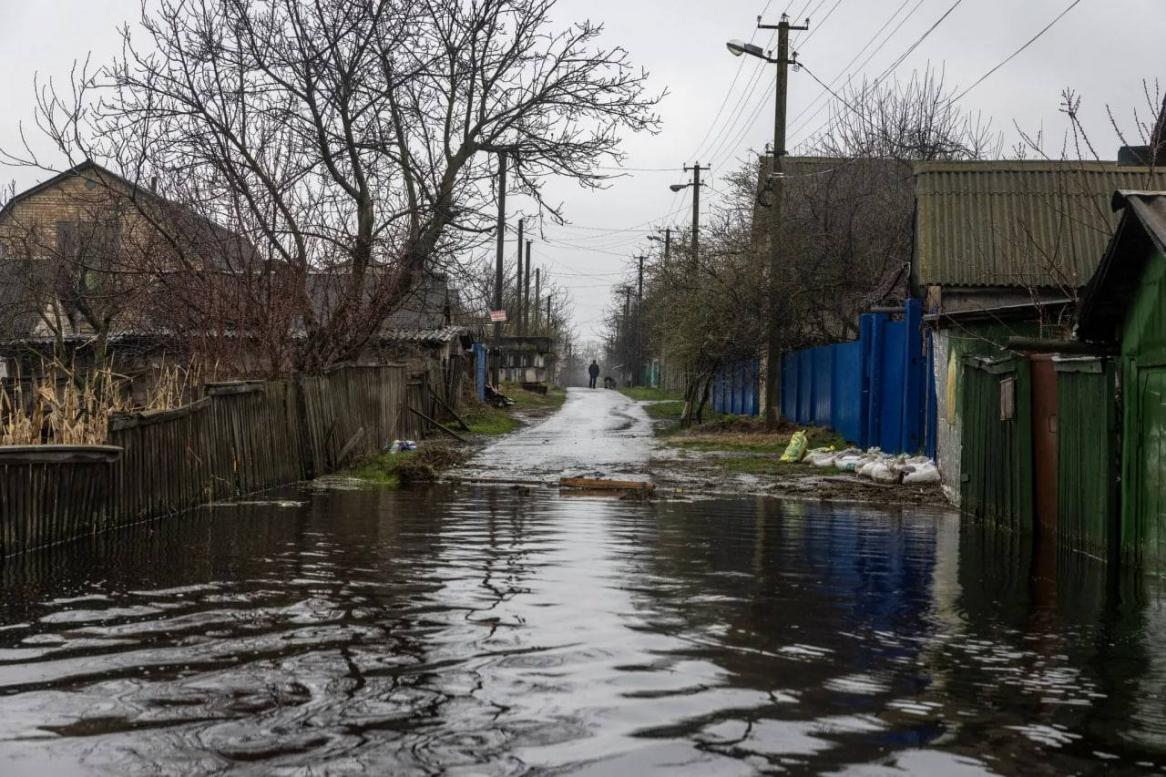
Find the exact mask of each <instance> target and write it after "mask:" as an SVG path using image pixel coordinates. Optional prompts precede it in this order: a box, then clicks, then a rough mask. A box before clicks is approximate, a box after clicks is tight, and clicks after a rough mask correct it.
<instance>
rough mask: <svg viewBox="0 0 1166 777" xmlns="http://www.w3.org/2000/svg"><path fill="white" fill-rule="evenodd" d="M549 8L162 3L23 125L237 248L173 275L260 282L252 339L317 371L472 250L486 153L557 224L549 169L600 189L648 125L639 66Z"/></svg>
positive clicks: (472, 1)
mask: <svg viewBox="0 0 1166 777" xmlns="http://www.w3.org/2000/svg"><path fill="white" fill-rule="evenodd" d="M554 6H555V2H554V0H468V1H467V2H462V1H461V0H444V1H439V0H312V2H303V1H302V0H198V1H197V2H189V1H188V0H161V2H160V3H159V4H158V5H157V6H156V7H152V8H150V9H147V10H144V11H143V14H142V18H141V20H140V24H139V25H138V26H137V27H135V28H133V29H131V28H128V27H127V28H126V29H125V30H124V33H123V36H124V48H123V53H122V55H121V56H120V57H119V58H118V59H117V60H116V61H115V62H114V63H113V64H112V65H110V66H109V67H106V68H103V69H100V70H98V71H96V72H93V73H90V72H87V71H86V70H85V69H82V70H81V71H80V72H79V73H78V74H77V77H76V78H75V79H74V82H75V83H74V85H73V89H72V90H71V93H69V94H64V95H61V94H58V93H57V92H55V91H53V90H51V89H50V90H45V91H42V92H41V99H40V110H39V116H38V120H39V123H40V124H41V126H42V127H43V128H45V129H46V130H47V132H48V134H49V135H50V137H51V138H53V140H54V141H55V142H56V143H57V145H58V146H59V147H60V148H61V149H63V150H65V151H66V152H68V153H70V154H74V155H83V156H86V157H94V158H99V159H104V160H108V161H109V162H110V163H111V164H112V165H114V166H116V168H117V169H118V170H119V171H120V172H122V173H124V174H125V175H126V176H127V177H128V178H130V179H131V180H133V181H135V182H147V181H148V182H152V184H153V185H152V186H150V187H143V188H152V189H154V190H156V192H157V194H158V195H160V196H162V197H165V198H166V199H168V200H169V201H173V202H181V203H184V204H186V205H189V206H190V207H192V208H194V209H195V210H197V211H198V213H199V214H200V215H204V216H206V217H208V218H210V219H213V220H214V221H216V222H218V223H220V224H223V225H225V226H227V227H228V228H229V229H230V231H231V232H233V233H236V234H239V235H241V236H242V237H243V238H244V239H245V241H246V242H247V244H249V245H250V246H253V247H254V250H253V251H247V252H235V254H234V255H233V256H231V257H228V258H226V259H223V258H218V259H217V262H218V263H217V265H215V266H214V267H213V268H208V267H207V266H206V259H205V257H201V256H200V257H199V260H198V261H192V260H190V259H189V258H188V257H187V254H186V252H182V251H176V252H175V253H176V254H177V255H179V256H180V257H182V261H179V262H178V265H179V266H178V267H176V268H174V269H175V270H178V271H181V272H182V273H184V274H185V275H186V276H187V277H191V276H192V275H194V274H205V273H207V272H208V269H213V270H214V271H216V272H217V273H219V274H220V275H221V276H222V277H223V278H224V279H234V280H235V282H237V283H239V284H241V285H243V286H246V287H248V288H251V287H254V288H255V289H256V290H257V291H256V293H255V294H244V295H242V296H243V298H244V299H247V300H249V303H248V304H250V305H253V306H255V308H256V310H253V311H249V312H248V313H247V315H246V316H245V318H246V319H248V320H249V321H251V322H252V323H251V324H250V326H253V327H255V328H256V329H258V330H268V331H270V332H271V333H273V334H272V335H271V336H272V337H278V336H279V334H280V333H281V330H282V333H283V334H284V335H290V334H293V333H298V334H300V335H301V337H300V338H299V339H298V340H297V346H296V347H295V348H294V349H293V353H292V354H291V366H292V367H294V368H296V369H299V370H304V371H313V370H317V369H320V368H322V367H324V366H327V365H329V364H332V363H335V362H338V361H343V360H346V359H349V358H352V357H353V356H355V355H356V354H357V353H358V352H359V351H360V350H361V348H362V347H363V346H364V345H365V344H366V343H367V341H368V340H369V338H370V337H372V336H373V335H374V334H375V333H376V331H377V329H378V327H379V326H380V324H381V322H382V321H383V320H384V319H385V317H386V316H387V315H389V314H390V313H391V312H392V311H393V309H394V308H395V307H396V306H397V305H399V304H400V302H401V300H402V299H403V298H404V297H405V295H406V294H407V292H408V289H409V287H410V286H411V285H412V283H413V281H414V279H415V278H416V277H417V275H418V274H419V273H421V272H423V271H425V270H426V269H429V268H431V267H433V266H434V265H435V264H440V263H443V262H448V261H452V260H453V259H454V258H456V257H457V256H458V255H459V254H462V253H464V252H465V251H466V250H467V249H469V248H472V247H473V246H475V245H476V244H478V243H480V242H482V241H484V240H485V239H486V237H487V235H488V233H489V230H490V229H491V218H492V216H491V213H490V211H491V208H492V202H493V190H492V187H493V186H494V182H495V179H496V174H497V162H496V156H497V152H501V151H506V152H508V154H509V156H510V158H511V159H513V160H514V165H515V167H514V168H513V169H512V171H511V172H512V180H516V181H517V184H516V185H517V187H518V188H519V190H520V191H523V192H524V193H526V194H528V195H530V196H532V197H533V198H534V199H535V200H536V201H537V202H538V203H539V205H540V207H541V208H543V209H544V210H545V211H548V212H549V215H550V216H551V217H557V216H558V212H557V210H556V208H555V207H554V206H553V205H551V204H549V203H546V202H544V201H543V199H542V188H541V186H542V181H543V180H544V179H545V178H546V177H548V176H551V175H559V176H567V177H570V178H574V179H575V180H577V181H579V182H580V183H581V184H583V185H584V186H598V185H601V184H602V181H603V175H602V174H601V173H600V172H599V165H601V164H602V163H603V161H604V160H605V159H607V160H610V159H613V158H618V156H619V142H620V133H621V132H624V131H631V132H640V131H647V132H654V131H655V130H656V129H657V127H658V118H657V116H656V115H655V113H654V109H655V105H656V103H657V101H658V100H659V97H660V95H656V94H652V93H649V92H648V91H647V74H646V73H644V72H643V71H641V70H638V69H635V68H633V67H632V65H631V64H630V62H629V59H628V55H627V53H626V52H625V51H624V50H623V49H621V48H618V47H606V46H603V45H601V44H600V43H599V41H598V38H599V36H600V33H601V28H600V27H598V26H596V25H593V24H591V23H589V22H582V23H579V24H574V25H570V26H568V27H566V28H562V29H556V28H554V26H553V23H552V19H551V12H552V9H553V8H554ZM24 161H26V162H30V163H35V160H34V159H29V158H28V155H25V159H24ZM174 243H175V244H176V245H181V244H182V243H183V241H182V240H181V239H180V238H179V237H178V236H175V239H174ZM255 278H261V279H263V280H262V282H260V283H254V282H253V280H252V279H255ZM226 282H227V280H224V283H226ZM272 295H279V296H281V298H282V299H283V302H282V303H281V304H275V303H276V301H275V300H269V302H270V304H271V308H272V310H274V311H277V315H275V316H274V317H272V316H267V315H265V314H264V312H263V310H262V309H261V308H262V306H263V305H264V298H265V296H266V297H271V296H272ZM190 302H191V304H192V305H193V304H194V301H193V300H192V301H190Z"/></svg>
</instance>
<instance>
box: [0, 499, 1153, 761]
mask: <svg viewBox="0 0 1166 777" xmlns="http://www.w3.org/2000/svg"><path fill="white" fill-rule="evenodd" d="M94 543H95V544H94V545H93V546H92V547H86V546H82V545H78V546H76V547H73V546H70V547H67V548H60V549H57V550H55V551H53V553H54V555H53V558H52V560H53V563H51V564H31V563H30V564H24V563H22V562H18V563H17V564H14V565H10V566H8V567H6V568H5V569H4V570H3V574H4V583H3V585H4V590H3V591H2V592H0V593H2V594H3V596H2V597H0V760H2V761H4V762H5V763H6V768H5V770H4V772H5V777H9V774H10V773H11V774H14V775H19V776H20V777H23V774H33V775H36V777H44V775H48V774H52V775H54V777H55V775H58V774H63V775H72V774H116V775H129V776H131V777H132V776H133V775H137V774H152V773H156V772H157V769H158V765H159V764H165V765H168V766H174V765H176V766H178V767H180V771H181V773H183V774H190V775H203V774H219V773H232V774H248V775H249V774H256V775H259V774H263V775H267V774H277V775H278V774H309V773H321V774H323V773H327V774H335V775H347V774H354V775H355V774H402V775H408V774H433V773H446V774H451V775H457V774H466V775H469V774H474V775H479V774H481V775H520V774H521V775H526V774H560V773H568V772H569V773H572V774H644V775H647V774H668V775H671V774H698V775H722V774H723V775H737V774H753V773H759V772H763V773H764V772H780V771H783V770H785V771H794V772H801V773H834V774H847V775H891V774H894V775H902V774H919V775H931V774H942V775H945V776H946V775H957V776H958V775H963V774H993V773H996V774H1018V775H1019V774H1029V773H1032V772H1033V770H1034V768H1037V767H1040V768H1045V769H1047V770H1049V771H1050V772H1051V773H1060V772H1078V773H1088V772H1090V771H1096V770H1098V769H1100V768H1106V769H1109V770H1111V771H1114V772H1115V773H1139V772H1140V771H1145V770H1146V769H1148V768H1156V767H1159V766H1161V765H1162V763H1161V761H1162V759H1161V757H1160V756H1159V753H1161V752H1163V751H1164V749H1166V745H1164V743H1166V719H1164V716H1163V714H1162V713H1161V709H1160V704H1159V703H1158V701H1157V698H1158V695H1157V693H1158V691H1157V689H1158V688H1159V687H1161V683H1162V682H1166V661H1163V660H1162V659H1161V656H1162V655H1163V653H1162V651H1161V650H1159V649H1158V647H1159V646H1158V643H1157V642H1156V640H1158V639H1159V638H1160V635H1166V613H1164V611H1163V609H1162V608H1161V606H1160V605H1158V604H1156V603H1154V602H1155V600H1154V598H1153V597H1147V596H1142V597H1141V598H1138V597H1134V599H1133V600H1136V601H1138V602H1141V604H1139V605H1137V606H1130V605H1128V602H1129V601H1131V599H1130V597H1129V596H1126V597H1125V598H1124V599H1122V600H1121V601H1123V602H1126V603H1127V604H1126V605H1125V609H1114V608H1113V606H1112V605H1108V604H1106V599H1105V596H1106V593H1105V592H1106V591H1107V590H1109V589H1107V587H1106V585H1105V584H1104V582H1105V581H1104V575H1103V574H1102V575H1101V577H1102V579H1101V580H1100V581H1098V582H1096V584H1095V582H1094V581H1095V580H1096V577H1097V575H1098V574H1100V573H1098V572H1097V570H1093V569H1091V568H1079V567H1073V568H1072V569H1071V570H1069V571H1067V572H1066V573H1065V577H1064V579H1065V580H1067V581H1071V586H1069V587H1067V588H1066V589H1065V590H1064V591H1061V592H1059V594H1058V596H1057V597H1053V598H1049V599H1047V600H1046V599H1043V598H1041V597H1042V596H1043V595H1044V594H1045V593H1046V591H1045V590H1044V589H1041V588H1039V587H1035V588H1034V587H1033V586H1030V585H1029V584H1028V576H1029V569H1028V567H1026V566H1025V564H1031V563H1032V558H1033V556H1032V554H1028V553H1026V552H1024V551H1023V550H1017V549H1010V548H1007V547H1005V548H999V547H995V546H993V545H992V543H989V542H987V541H986V540H984V539H983V537H981V536H979V535H974V534H972V535H969V534H967V533H966V532H965V533H963V534H961V533H960V532H959V530H958V527H956V526H955V525H954V524H953V523H951V522H950V521H948V520H947V519H945V518H943V517H942V516H936V515H912V514H909V513H906V512H903V513H880V512H873V511H863V510H860V509H857V508H853V507H841V506H839V507H831V506H829V505H810V504H804V503H798V504H783V503H780V502H776V501H771V500H757V499H742V500H735V501H734V500H717V499H710V500H702V501H699V502H695V503H660V504H653V503H634V504H633V503H627V502H620V501H614V500H608V499H599V498H591V497H586V498H573V499H560V498H558V497H557V496H555V495H553V494H542V493H536V494H525V493H517V492H511V491H507V490H504V489H478V488H472V489H466V488H460V489H440V488H439V489H431V490H425V491H416V492H399V493H393V492H384V491H379V490H376V489H370V488H367V487H362V488H356V489H352V490H348V489H347V488H340V489H337V488H319V487H312V488H307V489H304V490H290V491H289V492H288V493H286V494H280V495H276V496H274V497H273V498H272V500H270V501H256V502H254V503H249V504H243V505H238V506H235V507H233V508H232V509H230V510H225V509H224V510H210V511H205V512H203V513H201V514H198V515H193V516H187V517H184V518H183V519H182V520H180V521H178V520H176V521H173V522H168V523H167V522H163V523H158V524H155V525H154V526H152V528H151V530H150V531H149V532H135V531H130V532H126V533H124V534H118V535H108V536H105V537H102V538H98V539H96V540H94ZM1070 571H1071V573H1072V574H1069V572H1070ZM1067 585H1068V584H1067ZM1091 586H1092V587H1091ZM1075 597H1076V598H1075ZM987 743H991V745H990V747H988V745H987ZM22 770H23V771H22ZM1123 770H1124V772H1123Z"/></svg>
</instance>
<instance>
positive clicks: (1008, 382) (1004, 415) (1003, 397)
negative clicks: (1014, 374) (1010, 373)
mask: <svg viewBox="0 0 1166 777" xmlns="http://www.w3.org/2000/svg"><path fill="white" fill-rule="evenodd" d="M1015 418H1016V378H1004V379H1002V380H1001V381H1000V420H1001V421H1011V420H1013V419H1015Z"/></svg>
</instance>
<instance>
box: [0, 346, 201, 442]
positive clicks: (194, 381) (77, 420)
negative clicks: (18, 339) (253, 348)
mask: <svg viewBox="0 0 1166 777" xmlns="http://www.w3.org/2000/svg"><path fill="white" fill-rule="evenodd" d="M42 376H43V377H40V378H36V379H32V380H29V381H23V380H21V379H20V377H19V376H17V377H16V379H14V380H13V381H12V382H11V388H8V387H5V386H3V385H0V445H45V444H56V445H102V444H104V443H105V442H106V441H107V439H108V432H109V421H110V419H111V418H112V417H113V416H114V415H116V414H118V413H129V412H142V411H151V410H169V409H172V408H176V407H180V406H181V405H183V404H185V403H186V402H187V401H189V397H190V396H191V394H192V392H193V391H194V390H195V388H196V387H197V386H200V385H201V378H200V376H199V375H198V374H197V372H196V371H192V370H187V369H183V368H181V367H178V366H176V365H165V366H163V367H162V368H161V369H160V370H159V371H158V373H157V376H156V377H155V379H154V380H152V381H151V383H150V387H149V389H148V391H147V394H146V398H145V400H144V401H142V402H135V401H134V399H133V397H132V392H131V391H130V379H129V378H128V377H125V376H122V375H118V374H117V373H115V372H114V371H113V370H112V369H111V368H110V367H108V366H107V367H104V368H102V369H98V370H91V371H86V372H82V371H79V370H76V369H73V368H71V367H69V366H67V365H64V364H61V363H53V364H51V365H46V366H45V367H44V368H43V369H42Z"/></svg>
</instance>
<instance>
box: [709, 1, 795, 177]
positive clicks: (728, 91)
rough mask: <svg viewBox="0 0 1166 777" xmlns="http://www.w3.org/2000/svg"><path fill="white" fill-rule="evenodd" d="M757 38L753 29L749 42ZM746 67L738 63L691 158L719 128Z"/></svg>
mask: <svg viewBox="0 0 1166 777" xmlns="http://www.w3.org/2000/svg"><path fill="white" fill-rule="evenodd" d="M772 3H773V0H766V2H765V6H764V7H763V8H762V9H761V15H762V16H764V15H765V14H766V12H767V11H769V6H770V5H771V4H772ZM790 5H793V0H790ZM756 38H757V30H753V34H752V35H751V36H749V42H750V43H752V42H753V41H754V40H755V39H756ZM744 69H745V60H741V61H740V62H738V63H737V72H735V73H734V74H733V80H732V81H730V82H729V88H728V89H726V90H725V97H724V99H722V100H721V105H720V107H718V108H717V112H716V114H715V115H714V116H713V121H712V123H711V124H709V128H708V131H707V132H705V133H704V137H703V138H701V139H700V142H699V143H697V144H696V150H695V151H693V152H692V154H691V155H690V157H689V158H691V159H699V158H700V153H701V152H702V151H704V144H705V143H707V142H708V140H709V138H710V137H712V134H713V130H715V129H716V128H717V122H718V121H719V120H720V118H721V114H722V113H723V112H724V110H725V106H726V105H728V104H729V98H730V97H731V96H732V95H733V87H735V86H736V85H737V81H738V80H739V79H740V78H741V71H742V70H744Z"/></svg>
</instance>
